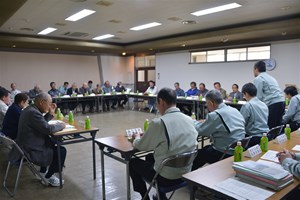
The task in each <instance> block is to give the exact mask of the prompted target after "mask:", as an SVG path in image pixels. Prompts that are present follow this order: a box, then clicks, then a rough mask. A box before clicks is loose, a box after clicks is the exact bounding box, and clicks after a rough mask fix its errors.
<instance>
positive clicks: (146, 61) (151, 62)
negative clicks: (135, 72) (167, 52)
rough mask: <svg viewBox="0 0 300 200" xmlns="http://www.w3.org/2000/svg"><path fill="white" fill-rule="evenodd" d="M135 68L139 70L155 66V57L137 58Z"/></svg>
mask: <svg viewBox="0 0 300 200" xmlns="http://www.w3.org/2000/svg"><path fill="white" fill-rule="evenodd" d="M135 66H136V67H137V68H140V67H153V66H155V55H151V56H143V57H135Z"/></svg>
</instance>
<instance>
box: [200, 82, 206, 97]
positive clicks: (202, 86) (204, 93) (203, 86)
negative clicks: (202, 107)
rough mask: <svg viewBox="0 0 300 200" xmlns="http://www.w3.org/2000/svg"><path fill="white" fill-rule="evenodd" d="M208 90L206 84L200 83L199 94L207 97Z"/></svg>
mask: <svg viewBox="0 0 300 200" xmlns="http://www.w3.org/2000/svg"><path fill="white" fill-rule="evenodd" d="M207 92H208V89H206V87H205V84H204V83H200V84H199V96H200V95H202V96H203V97H205V96H206V94H207Z"/></svg>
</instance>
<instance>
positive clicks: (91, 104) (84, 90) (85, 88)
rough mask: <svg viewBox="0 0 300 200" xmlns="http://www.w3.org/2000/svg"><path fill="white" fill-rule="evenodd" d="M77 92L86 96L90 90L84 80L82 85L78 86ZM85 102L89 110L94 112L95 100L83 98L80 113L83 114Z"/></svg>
mask: <svg viewBox="0 0 300 200" xmlns="http://www.w3.org/2000/svg"><path fill="white" fill-rule="evenodd" d="M79 93H80V94H82V95H83V96H88V95H90V94H91V93H92V92H91V90H90V88H89V86H88V84H87V83H86V82H84V83H83V84H82V87H81V88H79ZM86 104H88V105H89V107H90V110H89V112H90V113H93V112H94V105H95V101H94V100H86V99H83V101H82V103H81V105H82V114H85V113H86V112H85V107H86Z"/></svg>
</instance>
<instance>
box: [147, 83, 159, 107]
mask: <svg viewBox="0 0 300 200" xmlns="http://www.w3.org/2000/svg"><path fill="white" fill-rule="evenodd" d="M144 94H145V95H156V94H157V87H156V86H155V83H154V81H152V80H150V81H149V87H148V88H147V90H146V91H145V92H144ZM149 109H152V112H154V111H155V99H148V104H147V106H146V108H145V110H149Z"/></svg>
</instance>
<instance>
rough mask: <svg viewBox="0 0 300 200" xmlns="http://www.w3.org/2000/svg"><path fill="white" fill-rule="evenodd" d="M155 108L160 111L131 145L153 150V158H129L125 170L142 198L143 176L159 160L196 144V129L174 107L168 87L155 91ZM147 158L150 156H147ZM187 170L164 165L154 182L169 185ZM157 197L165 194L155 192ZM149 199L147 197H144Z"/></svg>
mask: <svg viewBox="0 0 300 200" xmlns="http://www.w3.org/2000/svg"><path fill="white" fill-rule="evenodd" d="M157 108H158V110H159V112H160V113H161V114H162V116H161V117H160V118H156V119H153V120H152V122H151V123H150V124H149V128H148V130H147V131H146V132H145V134H144V136H143V137H142V138H139V135H138V136H136V137H135V140H134V141H133V146H134V147H135V148H136V149H138V150H140V151H150V150H154V154H153V158H154V159H146V160H142V159H139V158H133V159H131V160H130V162H129V173H130V177H131V179H132V183H133V189H134V191H136V192H139V193H140V194H141V197H142V198H143V197H144V195H145V194H146V191H147V188H146V183H145V180H147V181H151V180H152V179H153V177H154V175H155V173H156V171H155V169H158V167H159V165H160V164H161V162H162V161H163V160H164V159H165V158H167V157H169V156H173V155H176V154H180V153H185V152H188V151H193V150H194V149H195V148H196V144H197V140H196V139H197V131H196V130H195V127H194V124H193V121H192V119H191V118H190V117H188V116H186V115H184V114H182V113H181V112H180V110H179V109H178V108H176V93H175V91H174V90H172V89H169V88H163V89H161V90H160V91H159V93H158V95H157ZM148 158H150V157H148ZM190 170H191V166H189V167H185V168H170V167H165V168H163V169H162V171H161V173H160V174H159V175H158V177H157V181H158V185H161V186H172V185H175V184H178V183H180V182H181V181H182V179H181V175H182V174H184V173H187V172H189V171H190ZM159 195H160V199H162V200H165V199H166V196H163V194H159ZM146 199H147V200H149V197H147V198H146Z"/></svg>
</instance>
